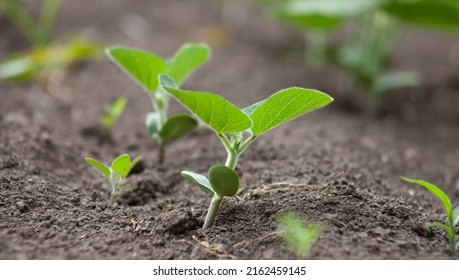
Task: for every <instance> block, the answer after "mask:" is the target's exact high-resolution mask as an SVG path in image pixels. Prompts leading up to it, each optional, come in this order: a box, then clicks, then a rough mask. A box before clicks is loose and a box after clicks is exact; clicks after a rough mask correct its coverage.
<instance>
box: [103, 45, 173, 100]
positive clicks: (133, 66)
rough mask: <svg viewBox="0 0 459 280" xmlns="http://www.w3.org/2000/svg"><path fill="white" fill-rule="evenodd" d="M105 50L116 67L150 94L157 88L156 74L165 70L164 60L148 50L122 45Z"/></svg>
mask: <svg viewBox="0 0 459 280" xmlns="http://www.w3.org/2000/svg"><path fill="white" fill-rule="evenodd" d="M105 52H106V54H107V55H108V57H109V58H110V59H111V60H112V61H113V62H114V63H115V64H116V65H118V67H120V68H121V69H122V70H123V71H124V72H125V73H126V74H127V75H128V76H130V77H131V78H132V79H134V80H135V81H136V82H137V83H138V84H139V85H140V86H142V87H143V88H144V89H145V90H146V91H147V92H150V93H151V94H154V93H155V92H156V90H157V88H158V75H159V74H161V73H166V72H167V66H166V62H165V61H164V60H163V59H161V58H160V57H158V56H156V55H154V54H151V53H148V52H144V51H140V50H134V49H128V48H124V47H111V48H108V49H106V51H105Z"/></svg>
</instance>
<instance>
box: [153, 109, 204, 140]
mask: <svg viewBox="0 0 459 280" xmlns="http://www.w3.org/2000/svg"><path fill="white" fill-rule="evenodd" d="M197 126H198V122H197V121H196V120H195V119H194V118H192V117H191V116H188V115H176V116H173V117H171V118H169V119H168V120H167V122H166V123H165V124H164V126H163V127H162V129H161V131H160V132H159V136H160V138H161V140H163V141H165V142H171V141H174V140H177V139H179V138H182V137H183V136H185V135H186V134H188V133H190V132H191V131H192V130H193V129H195V128H196V127H197Z"/></svg>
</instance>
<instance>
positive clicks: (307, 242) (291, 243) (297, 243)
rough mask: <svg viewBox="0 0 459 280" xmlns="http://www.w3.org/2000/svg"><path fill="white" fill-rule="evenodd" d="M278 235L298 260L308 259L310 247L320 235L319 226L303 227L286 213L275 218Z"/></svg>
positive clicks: (303, 225)
mask: <svg viewBox="0 0 459 280" xmlns="http://www.w3.org/2000/svg"><path fill="white" fill-rule="evenodd" d="M277 225H278V231H279V235H280V237H281V238H282V240H283V242H284V244H285V245H286V246H287V247H289V248H290V249H291V250H293V251H294V252H295V254H296V257H297V258H298V259H305V258H307V257H308V254H309V251H310V249H311V246H312V245H313V244H314V242H315V241H316V239H317V238H318V237H319V235H320V234H321V233H322V230H323V228H322V226H320V225H305V224H304V223H303V221H302V220H301V219H300V218H299V217H297V216H296V215H295V214H293V213H287V214H283V215H281V216H279V217H278V218H277Z"/></svg>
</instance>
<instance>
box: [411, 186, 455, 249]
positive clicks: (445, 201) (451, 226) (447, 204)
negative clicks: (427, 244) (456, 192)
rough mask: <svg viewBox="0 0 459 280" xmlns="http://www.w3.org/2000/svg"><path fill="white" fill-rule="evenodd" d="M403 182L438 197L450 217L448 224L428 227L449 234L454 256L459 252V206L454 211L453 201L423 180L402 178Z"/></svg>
mask: <svg viewBox="0 0 459 280" xmlns="http://www.w3.org/2000/svg"><path fill="white" fill-rule="evenodd" d="M402 179H403V180H405V181H406V182H409V183H413V184H417V185H420V186H423V187H424V188H426V189H427V190H428V191H429V192H430V193H431V194H433V195H434V196H436V197H437V198H438V199H439V200H440V201H441V204H442V205H443V209H444V210H445V213H446V216H447V217H448V224H447V225H445V224H442V223H439V222H433V223H430V224H428V225H427V226H428V227H439V228H442V229H443V230H444V231H446V233H447V234H448V238H449V244H450V249H451V252H452V253H453V254H455V253H456V252H457V251H458V250H459V243H458V242H457V241H456V229H455V227H456V226H457V225H458V224H459V206H457V207H456V208H454V209H453V207H452V203H451V200H450V199H449V197H448V196H447V195H446V194H445V193H444V192H443V191H442V190H441V189H440V188H439V187H437V186H435V185H433V184H431V183H429V182H426V181H422V180H413V179H408V178H404V177H402Z"/></svg>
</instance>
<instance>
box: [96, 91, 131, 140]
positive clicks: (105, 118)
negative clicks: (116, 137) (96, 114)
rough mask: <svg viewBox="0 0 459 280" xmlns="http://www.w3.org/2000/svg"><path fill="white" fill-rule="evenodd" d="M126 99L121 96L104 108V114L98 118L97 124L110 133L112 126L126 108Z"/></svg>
mask: <svg viewBox="0 0 459 280" xmlns="http://www.w3.org/2000/svg"><path fill="white" fill-rule="evenodd" d="M126 103H127V98H126V97H125V96H121V97H120V98H118V99H117V100H116V101H115V102H114V103H113V104H110V105H107V106H106V107H105V113H104V114H103V115H102V117H101V118H100V120H99V122H100V123H101V124H102V125H103V126H104V127H105V128H106V129H107V130H108V131H111V130H112V127H113V125H114V124H115V123H116V121H117V120H118V119H119V117H120V116H121V114H122V113H123V111H124V107H125V106H126Z"/></svg>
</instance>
